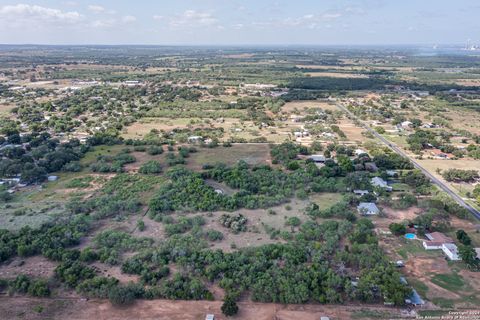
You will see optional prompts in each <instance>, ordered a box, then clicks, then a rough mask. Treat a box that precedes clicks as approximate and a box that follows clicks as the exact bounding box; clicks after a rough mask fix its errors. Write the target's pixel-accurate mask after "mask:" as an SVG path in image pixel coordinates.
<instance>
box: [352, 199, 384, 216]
mask: <svg viewBox="0 0 480 320" xmlns="http://www.w3.org/2000/svg"><path fill="white" fill-rule="evenodd" d="M357 211H358V213H359V214H360V215H362V216H373V215H376V214H379V213H380V210H379V209H378V207H377V205H376V204H375V203H373V202H360V204H359V205H358V207H357Z"/></svg>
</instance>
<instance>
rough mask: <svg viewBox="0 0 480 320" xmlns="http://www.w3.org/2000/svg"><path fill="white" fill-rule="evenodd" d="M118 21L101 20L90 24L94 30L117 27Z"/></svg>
mask: <svg viewBox="0 0 480 320" xmlns="http://www.w3.org/2000/svg"><path fill="white" fill-rule="evenodd" d="M116 23H117V21H116V20H115V19H101V20H100V19H99V20H94V21H92V23H91V24H90V26H92V27H94V28H111V27H113V26H115V24H116Z"/></svg>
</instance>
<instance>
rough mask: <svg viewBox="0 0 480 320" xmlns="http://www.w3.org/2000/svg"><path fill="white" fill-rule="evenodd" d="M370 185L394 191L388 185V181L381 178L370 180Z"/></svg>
mask: <svg viewBox="0 0 480 320" xmlns="http://www.w3.org/2000/svg"><path fill="white" fill-rule="evenodd" d="M370 183H371V184H372V186H373V187H377V188H381V189H385V190H387V191H392V187H390V186H389V185H388V183H387V181H385V180H383V179H382V178H380V177H373V178H372V180H370Z"/></svg>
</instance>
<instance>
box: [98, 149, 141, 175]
mask: <svg viewBox="0 0 480 320" xmlns="http://www.w3.org/2000/svg"><path fill="white" fill-rule="evenodd" d="M127 150H128V149H126V150H124V151H122V152H120V153H119V154H117V155H116V156H109V155H102V156H98V157H97V161H96V162H94V163H92V164H91V165H90V169H91V170H92V171H93V172H101V173H108V172H116V173H120V172H123V166H124V165H126V164H128V163H134V162H135V161H137V160H136V159H135V157H134V156H133V155H131V154H130V153H129V151H127Z"/></svg>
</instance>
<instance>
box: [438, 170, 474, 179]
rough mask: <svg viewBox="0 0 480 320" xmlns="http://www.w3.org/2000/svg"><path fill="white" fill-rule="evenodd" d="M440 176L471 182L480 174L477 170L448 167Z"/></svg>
mask: <svg viewBox="0 0 480 320" xmlns="http://www.w3.org/2000/svg"><path fill="white" fill-rule="evenodd" d="M442 177H443V178H444V179H445V180H447V181H457V182H472V181H475V180H476V179H478V178H480V175H479V173H478V170H462V169H448V170H444V171H442Z"/></svg>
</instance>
